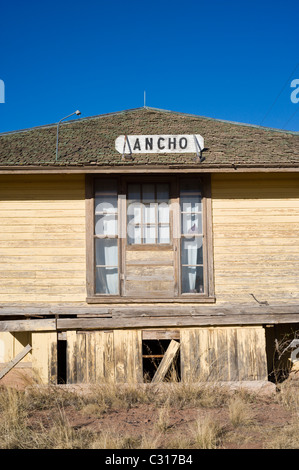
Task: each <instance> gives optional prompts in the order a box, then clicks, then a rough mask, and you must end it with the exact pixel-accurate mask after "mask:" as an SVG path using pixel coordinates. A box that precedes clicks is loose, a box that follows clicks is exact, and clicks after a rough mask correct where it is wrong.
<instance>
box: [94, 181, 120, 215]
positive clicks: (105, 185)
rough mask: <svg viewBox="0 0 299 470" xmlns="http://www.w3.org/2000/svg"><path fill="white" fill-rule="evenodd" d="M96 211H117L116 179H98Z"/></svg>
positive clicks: (96, 185) (96, 183)
mask: <svg viewBox="0 0 299 470" xmlns="http://www.w3.org/2000/svg"><path fill="white" fill-rule="evenodd" d="M95 212H96V213H97V212H110V213H111V212H117V181H116V180H112V179H108V180H96V182H95Z"/></svg>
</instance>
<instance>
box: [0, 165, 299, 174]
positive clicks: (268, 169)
mask: <svg viewBox="0 0 299 470" xmlns="http://www.w3.org/2000/svg"><path fill="white" fill-rule="evenodd" d="M298 171H299V168H298V166H297V165H296V164H290V165H289V166H281V165H280V164H277V165H260V166H254V165H253V166H245V165H242V164H241V165H238V164H235V165H234V166H233V165H232V164H227V165H210V166H208V165H205V167H202V166H200V167H198V166H192V167H188V166H187V165H186V166H182V165H171V166H160V167H159V166H156V167H151V168H150V167H144V166H142V165H138V166H134V167H127V166H126V168H125V169H124V168H123V167H121V166H119V167H115V166H114V167H104V166H101V165H95V166H94V167H93V168H91V167H89V166H88V167H84V166H76V167H75V166H65V167H64V168H58V167H50V166H48V167H47V168H46V167H41V166H36V167H34V166H33V165H32V166H29V167H22V168H20V167H19V166H13V165H12V166H8V167H5V166H3V167H1V168H0V174H3V175H18V174H19V175H24V174H55V175H56V174H76V173H79V174H92V173H96V174H127V173H130V174H142V175H144V174H145V173H147V174H156V173H164V174H165V173H166V174H167V175H168V174H171V173H175V174H177V173H178V172H180V173H201V174H202V173H297V172H298Z"/></svg>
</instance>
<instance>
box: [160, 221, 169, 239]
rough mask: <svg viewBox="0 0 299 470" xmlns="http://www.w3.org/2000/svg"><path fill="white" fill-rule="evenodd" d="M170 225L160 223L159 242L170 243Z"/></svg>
mask: <svg viewBox="0 0 299 470" xmlns="http://www.w3.org/2000/svg"><path fill="white" fill-rule="evenodd" d="M169 241H170V234H169V225H160V226H159V229H158V243H169Z"/></svg>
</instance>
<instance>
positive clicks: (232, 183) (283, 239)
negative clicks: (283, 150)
mask: <svg viewBox="0 0 299 470" xmlns="http://www.w3.org/2000/svg"><path fill="white" fill-rule="evenodd" d="M212 211H213V245H214V276H215V293H216V298H217V302H234V303H238V302H253V303H255V302H256V301H255V300H254V299H253V297H252V296H251V295H250V294H251V293H252V294H254V296H255V297H256V298H257V299H258V300H259V301H265V300H266V301H268V302H269V303H271V302H275V303H277V302H287V303H291V302H297V303H298V299H299V290H298V285H299V235H298V233H299V176H298V175H297V176H296V175H287V174H283V175H282V174H281V175H277V174H265V175H245V174H242V175H240V174H238V175H237V174H236V175H213V176H212Z"/></svg>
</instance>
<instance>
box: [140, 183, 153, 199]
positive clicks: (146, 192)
mask: <svg viewBox="0 0 299 470" xmlns="http://www.w3.org/2000/svg"><path fill="white" fill-rule="evenodd" d="M142 200H143V201H144V202H155V185H154V184H143V185H142Z"/></svg>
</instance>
